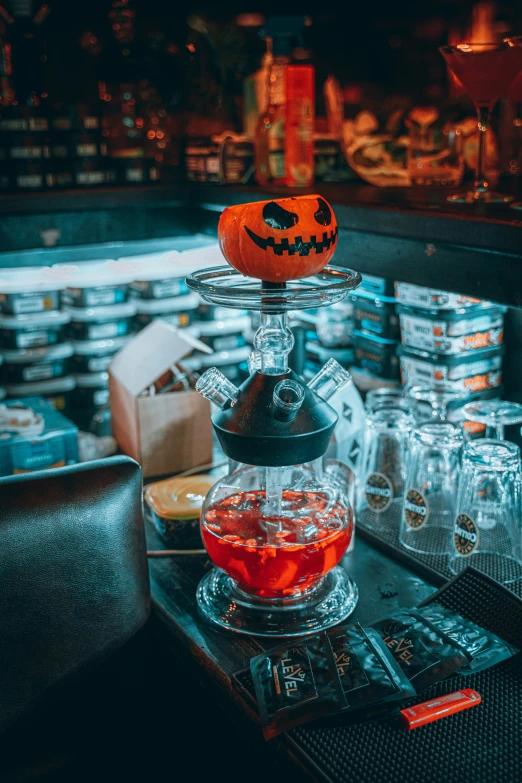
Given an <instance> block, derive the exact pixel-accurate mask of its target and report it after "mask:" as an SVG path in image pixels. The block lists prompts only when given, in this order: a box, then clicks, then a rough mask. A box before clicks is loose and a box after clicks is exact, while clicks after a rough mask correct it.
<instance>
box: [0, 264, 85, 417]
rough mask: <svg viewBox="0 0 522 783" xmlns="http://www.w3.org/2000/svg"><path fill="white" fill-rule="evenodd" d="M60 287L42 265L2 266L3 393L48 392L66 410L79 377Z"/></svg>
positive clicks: (0, 344)
mask: <svg viewBox="0 0 522 783" xmlns="http://www.w3.org/2000/svg"><path fill="white" fill-rule="evenodd" d="M61 288H62V283H61V282H60V281H59V280H58V279H53V278H50V277H48V276H46V274H45V272H44V271H43V270H40V269H38V268H33V269H31V268H26V269H19V270H16V271H13V270H5V269H1V270H0V350H1V352H2V354H3V365H2V367H1V368H0V378H1V382H0V385H1V386H2V387H3V388H2V389H1V390H0V397H2V398H3V397H5V396H6V395H7V396H8V397H9V398H11V399H12V398H17V397H35V396H40V397H45V398H46V399H48V400H49V401H50V402H51V403H52V404H53V405H54V407H55V408H56V409H57V410H59V411H62V412H64V413H66V414H67V413H69V412H70V409H71V403H72V393H73V389H74V387H75V381H74V378H73V377H71V375H70V374H69V362H70V357H71V356H72V354H73V346H72V344H71V342H70V340H69V339H68V335H67V328H68V324H69V321H70V316H69V314H68V313H66V312H64V311H63V310H60V292H61Z"/></svg>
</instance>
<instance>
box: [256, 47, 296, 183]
mask: <svg viewBox="0 0 522 783" xmlns="http://www.w3.org/2000/svg"><path fill="white" fill-rule="evenodd" d="M270 40H271V41H272V48H273V56H272V62H271V64H270V68H269V71H268V104H267V106H266V108H265V110H264V111H262V112H261V115H260V117H259V120H258V122H257V128H256V133H255V138H254V161H255V171H256V173H255V178H256V182H257V183H258V184H259V185H268V184H272V185H284V184H285V175H286V169H285V108H286V107H285V104H286V95H285V80H286V74H285V68H286V66H287V65H288V63H289V62H290V52H289V48H290V47H289V41H288V37H287V35H279V34H277V35H274V37H273V38H272V39H270Z"/></svg>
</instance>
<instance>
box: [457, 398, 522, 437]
mask: <svg viewBox="0 0 522 783" xmlns="http://www.w3.org/2000/svg"><path fill="white" fill-rule="evenodd" d="M463 413H464V416H465V418H466V419H467V420H468V421H474V422H478V423H479V424H485V425H486V427H487V430H486V438H494V439H495V440H504V430H505V428H506V427H508V426H509V425H511V424H520V423H521V422H522V405H519V403H518V402H505V401H504V400H485V401H483V402H481V401H479V402H468V404H467V405H465V406H464V408H463Z"/></svg>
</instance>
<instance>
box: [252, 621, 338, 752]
mask: <svg viewBox="0 0 522 783" xmlns="http://www.w3.org/2000/svg"><path fill="white" fill-rule="evenodd" d="M250 671H251V673H252V677H253V680H254V687H255V690H256V697H257V703H258V706H259V714H260V717H261V724H262V726H263V734H264V737H265V739H267V740H268V739H271V738H272V737H275V736H277V735H278V734H280V733H281V732H283V731H288V729H291V728H293V727H294V726H299V725H300V724H302V723H306V722H307V721H310V720H313V719H314V718H319V717H321V716H323V715H330V714H332V713H335V712H340V711H341V710H342V709H343V707H346V698H345V696H344V692H343V689H342V687H341V682H340V678H339V675H338V673H337V664H336V662H335V657H334V654H333V651H332V647H331V645H330V641H329V639H328V637H327V635H326V634H325V633H324V632H323V633H320V634H317V635H315V636H308V637H305V638H304V639H299V640H297V639H296V640H295V641H294V642H288V641H287V642H285V644H284V645H281V646H279V647H276V648H274V649H273V650H268V652H264V653H262V654H261V655H258V656H256V657H255V658H252V660H251V661H250Z"/></svg>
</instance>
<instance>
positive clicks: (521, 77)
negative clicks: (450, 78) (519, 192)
mask: <svg viewBox="0 0 522 783" xmlns="http://www.w3.org/2000/svg"><path fill="white" fill-rule="evenodd" d="M510 40H513V39H510ZM518 40H522V38H521V37H520V36H519V38H518ZM507 97H508V99H509V100H510V101H513V103H516V104H518V112H519V113H518V115H517V119H516V121H515V122H516V123H517V125H518V124H521V125H522V115H521V114H520V111H521V106H522V70H521V71H520V73H519V74H518V76H517V78H516V79H515V81H514V82H512V83H511V87H510V88H509V90H508V94H507ZM519 130H520V129H519ZM520 138H521V139H522V136H521V137H520ZM511 208H512V209H522V201H515V203H514V204H511Z"/></svg>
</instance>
